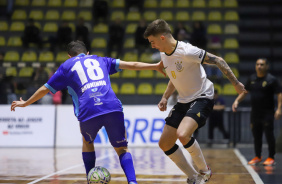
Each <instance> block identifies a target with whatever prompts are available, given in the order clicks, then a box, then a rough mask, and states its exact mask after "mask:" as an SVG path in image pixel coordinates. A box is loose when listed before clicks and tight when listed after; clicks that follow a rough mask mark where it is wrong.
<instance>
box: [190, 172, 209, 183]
mask: <svg viewBox="0 0 282 184" xmlns="http://www.w3.org/2000/svg"><path fill="white" fill-rule="evenodd" d="M187 183H188V184H204V183H205V180H204V178H203V176H202V175H201V174H199V175H197V176H196V177H195V178H192V179H190V178H187Z"/></svg>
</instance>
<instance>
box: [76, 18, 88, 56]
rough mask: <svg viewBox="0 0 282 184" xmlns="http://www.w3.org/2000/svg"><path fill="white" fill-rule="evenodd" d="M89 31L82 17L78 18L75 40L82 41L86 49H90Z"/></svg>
mask: <svg viewBox="0 0 282 184" xmlns="http://www.w3.org/2000/svg"><path fill="white" fill-rule="evenodd" d="M88 35H89V31H88V28H87V27H86V26H85V25H84V19H83V18H79V19H78V24H77V25H76V28H75V40H80V41H83V42H84V44H85V46H86V48H87V50H88V51H90V42H89V38H88Z"/></svg>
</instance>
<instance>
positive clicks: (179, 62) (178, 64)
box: [175, 61, 184, 72]
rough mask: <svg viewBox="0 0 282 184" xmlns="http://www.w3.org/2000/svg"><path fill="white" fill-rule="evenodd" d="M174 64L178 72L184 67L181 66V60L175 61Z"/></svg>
mask: <svg viewBox="0 0 282 184" xmlns="http://www.w3.org/2000/svg"><path fill="white" fill-rule="evenodd" d="M175 65H176V70H177V71H178V72H181V71H182V70H183V69H184V67H183V66H182V61H176V62H175Z"/></svg>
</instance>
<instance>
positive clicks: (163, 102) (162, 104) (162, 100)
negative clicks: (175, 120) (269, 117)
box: [158, 98, 167, 111]
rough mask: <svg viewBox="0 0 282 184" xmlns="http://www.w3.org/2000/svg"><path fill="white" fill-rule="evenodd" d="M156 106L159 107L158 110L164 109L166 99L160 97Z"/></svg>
mask: <svg viewBox="0 0 282 184" xmlns="http://www.w3.org/2000/svg"><path fill="white" fill-rule="evenodd" d="M158 107H159V109H160V111H166V107H167V99H166V98H162V99H161V101H160V102H159V104H158Z"/></svg>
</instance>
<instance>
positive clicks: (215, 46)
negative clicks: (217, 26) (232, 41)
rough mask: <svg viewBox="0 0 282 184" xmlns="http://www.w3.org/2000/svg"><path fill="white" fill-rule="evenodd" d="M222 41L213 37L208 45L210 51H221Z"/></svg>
mask: <svg viewBox="0 0 282 184" xmlns="http://www.w3.org/2000/svg"><path fill="white" fill-rule="evenodd" d="M221 46H222V45H221V41H220V38H219V37H218V36H213V37H212V38H211V39H210V40H209V43H208V48H209V49H220V48H221Z"/></svg>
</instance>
